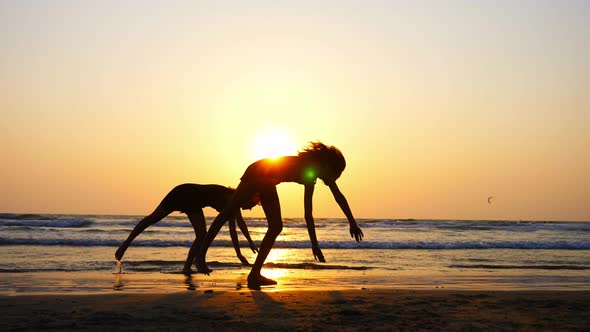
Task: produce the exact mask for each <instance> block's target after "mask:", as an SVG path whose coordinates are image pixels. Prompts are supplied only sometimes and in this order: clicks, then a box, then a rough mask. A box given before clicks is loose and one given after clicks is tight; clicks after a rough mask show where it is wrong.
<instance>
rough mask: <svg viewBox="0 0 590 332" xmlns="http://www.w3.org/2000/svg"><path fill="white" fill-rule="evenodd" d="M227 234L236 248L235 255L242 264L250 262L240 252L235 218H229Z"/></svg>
mask: <svg viewBox="0 0 590 332" xmlns="http://www.w3.org/2000/svg"><path fill="white" fill-rule="evenodd" d="M229 236H230V237H231V242H232V243H233V245H234V249H235V250H236V256H238V259H239V260H240V262H242V264H244V265H247V266H249V265H250V263H249V262H248V260H247V259H246V257H244V256H242V252H241V251H240V242H239V241H238V233H237V232H236V219H235V218H231V219H230V220H229Z"/></svg>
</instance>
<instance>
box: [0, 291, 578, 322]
mask: <svg viewBox="0 0 590 332" xmlns="http://www.w3.org/2000/svg"><path fill="white" fill-rule="evenodd" d="M0 311H1V312H2V316H3V319H1V320H0V330H2V331H13V330H14V331H17V330H40V329H44V330H45V329H50V330H72V331H73V330H76V331H80V330H103V331H104V330H115V331H117V330H142V331H167V330H174V331H176V330H185V329H190V330H206V331H207V330H215V331H235V330H239V331H258V330H273V331H333V330H338V331H358V330H371V331H408V330H410V331H412V330H446V331H470V330H488V331H489V330H494V331H543V330H546V331H582V330H587V329H588V327H589V326H590V315H588V313H589V312H590V292H588V291H465V290H443V289H437V290H396V289H384V290H379V289H358V290H279V291H277V290H274V291H272V290H271V291H264V290H263V291H251V290H248V289H240V290H230V291H228V290H221V291H219V290H212V289H209V290H197V291H194V292H190V291H185V292H175V293H162V294H148V293H111V294H86V295H80V294H77V295H17V296H0Z"/></svg>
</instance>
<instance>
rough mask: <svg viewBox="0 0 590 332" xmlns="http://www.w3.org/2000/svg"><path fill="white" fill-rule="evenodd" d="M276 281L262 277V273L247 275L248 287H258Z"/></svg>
mask: <svg viewBox="0 0 590 332" xmlns="http://www.w3.org/2000/svg"><path fill="white" fill-rule="evenodd" d="M276 284H277V282H276V281H274V280H272V279H269V278H266V277H263V276H262V275H260V274H259V275H249V276H248V288H252V289H260V286H271V285H276Z"/></svg>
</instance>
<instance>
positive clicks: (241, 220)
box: [236, 212, 258, 252]
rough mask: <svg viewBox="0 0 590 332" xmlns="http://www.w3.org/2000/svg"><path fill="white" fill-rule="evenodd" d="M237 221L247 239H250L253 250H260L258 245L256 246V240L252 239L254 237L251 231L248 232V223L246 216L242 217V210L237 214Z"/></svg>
mask: <svg viewBox="0 0 590 332" xmlns="http://www.w3.org/2000/svg"><path fill="white" fill-rule="evenodd" d="M236 221H237V222H238V226H239V227H240V230H241V231H242V234H244V236H245V237H246V240H248V244H249V245H250V249H251V250H252V252H258V247H256V245H255V244H254V241H252V238H251V237H250V232H248V225H246V222H245V221H244V218H242V212H238V214H236Z"/></svg>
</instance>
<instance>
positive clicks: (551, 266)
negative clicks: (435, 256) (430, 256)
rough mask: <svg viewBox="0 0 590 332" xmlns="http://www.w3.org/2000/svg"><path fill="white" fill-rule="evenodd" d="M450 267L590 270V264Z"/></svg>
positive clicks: (464, 265) (464, 266)
mask: <svg viewBox="0 0 590 332" xmlns="http://www.w3.org/2000/svg"><path fill="white" fill-rule="evenodd" d="M449 267H451V268H462V269H490V270H497V269H504V270H506V269H510V270H590V266H583V265H495V264H474V265H470V264H453V265H449Z"/></svg>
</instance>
